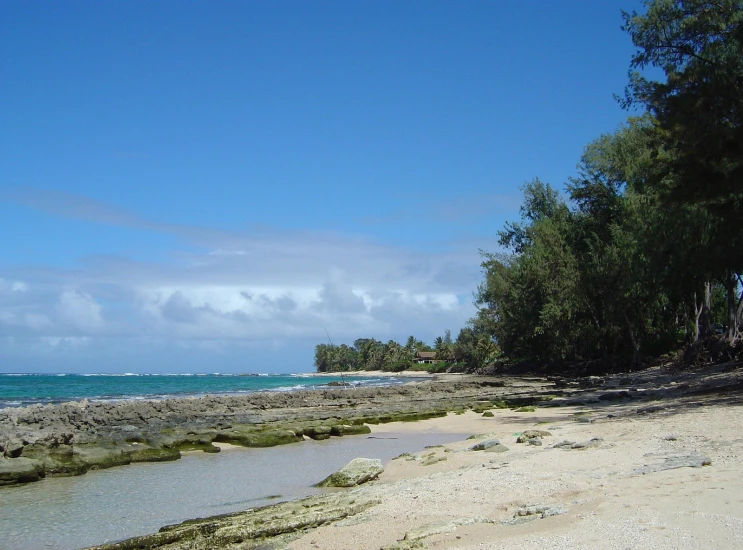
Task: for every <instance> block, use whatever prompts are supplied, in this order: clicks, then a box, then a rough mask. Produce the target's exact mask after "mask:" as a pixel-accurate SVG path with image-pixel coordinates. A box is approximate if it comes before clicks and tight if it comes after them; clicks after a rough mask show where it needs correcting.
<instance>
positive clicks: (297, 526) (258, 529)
mask: <svg viewBox="0 0 743 550" xmlns="http://www.w3.org/2000/svg"><path fill="white" fill-rule="evenodd" d="M379 502H380V501H378V500H371V499H364V498H359V496H358V495H354V494H352V493H351V492H345V491H344V492H338V493H333V494H331V495H316V496H312V497H308V498H305V499H301V500H295V501H290V502H282V503H280V504H273V505H271V506H265V507H262V508H255V509H251V510H247V511H245V512H239V513H236V514H227V515H224V516H215V517H212V518H206V519H197V520H191V521H185V522H183V523H180V524H178V525H171V526H168V527H163V528H162V529H160V532H159V533H155V534H153V535H145V536H143V537H135V538H132V539H128V540H124V541H121V542H116V543H112V544H104V545H102V546H95V547H92V548H91V549H89V550H93V549H95V550H136V549H141V548H148V549H155V548H161V549H163V550H164V549H167V550H194V549H197V548H203V549H206V548H235V549H237V548H239V549H240V550H249V549H255V550H258V549H266V548H285V547H286V544H287V543H288V542H289V541H291V540H292V539H294V538H297V537H299V536H301V535H302V534H304V533H305V532H306V530H307V529H312V528H315V527H319V526H320V525H324V524H327V523H331V522H334V521H337V520H340V519H344V518H347V517H350V516H353V515H355V514H358V513H359V512H362V511H364V510H366V509H367V508H370V507H372V506H375V505H377V504H379Z"/></svg>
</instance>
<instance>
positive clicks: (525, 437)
mask: <svg viewBox="0 0 743 550" xmlns="http://www.w3.org/2000/svg"><path fill="white" fill-rule="evenodd" d="M551 435H552V434H551V433H550V432H546V431H544V430H526V431H525V432H523V433H522V434H521V435H519V436H518V438H516V443H526V442H527V441H529V440H530V439H535V438H538V439H541V438H543V437H548V436H551Z"/></svg>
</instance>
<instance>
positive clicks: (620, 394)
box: [599, 390, 630, 401]
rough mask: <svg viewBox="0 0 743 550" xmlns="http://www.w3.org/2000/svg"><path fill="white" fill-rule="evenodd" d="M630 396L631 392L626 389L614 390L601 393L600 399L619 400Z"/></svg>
mask: <svg viewBox="0 0 743 550" xmlns="http://www.w3.org/2000/svg"><path fill="white" fill-rule="evenodd" d="M629 396H630V395H629V392H628V391H625V390H621V391H612V392H608V393H602V394H601V395H599V400H600V401H618V400H620V399H626V398H627V397H629Z"/></svg>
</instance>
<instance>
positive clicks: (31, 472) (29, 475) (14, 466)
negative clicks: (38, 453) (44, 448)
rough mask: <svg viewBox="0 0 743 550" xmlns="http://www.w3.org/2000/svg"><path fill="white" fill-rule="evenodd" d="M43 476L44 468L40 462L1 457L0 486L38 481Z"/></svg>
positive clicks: (22, 458) (31, 459) (23, 458)
mask: <svg viewBox="0 0 743 550" xmlns="http://www.w3.org/2000/svg"><path fill="white" fill-rule="evenodd" d="M43 475H44V467H43V464H42V463H41V461H40V460H34V459H33V458H25V457H19V458H3V457H0V485H14V484H16V483H27V482H29V481H37V480H38V479H39V478H41V477H43Z"/></svg>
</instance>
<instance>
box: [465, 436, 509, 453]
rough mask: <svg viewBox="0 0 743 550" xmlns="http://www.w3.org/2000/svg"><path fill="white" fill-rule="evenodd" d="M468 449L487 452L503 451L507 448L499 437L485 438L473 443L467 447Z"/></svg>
mask: <svg viewBox="0 0 743 550" xmlns="http://www.w3.org/2000/svg"><path fill="white" fill-rule="evenodd" d="M469 450H470V451H485V452H488V453H504V452H506V451H507V450H508V447H506V446H505V445H503V443H501V442H500V440H499V439H486V440H485V441H480V442H479V443H475V444H474V445H472V446H471V447H470V448H469Z"/></svg>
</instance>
